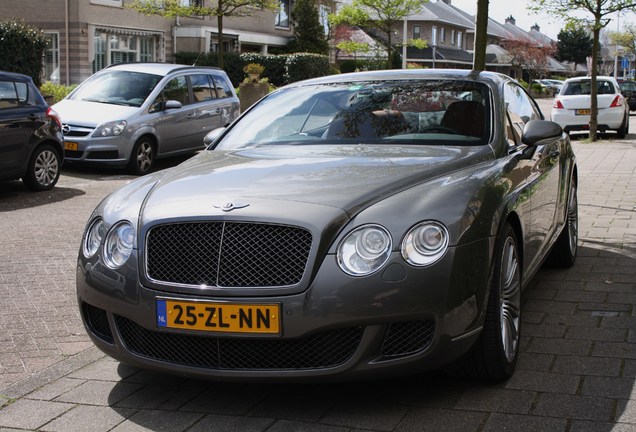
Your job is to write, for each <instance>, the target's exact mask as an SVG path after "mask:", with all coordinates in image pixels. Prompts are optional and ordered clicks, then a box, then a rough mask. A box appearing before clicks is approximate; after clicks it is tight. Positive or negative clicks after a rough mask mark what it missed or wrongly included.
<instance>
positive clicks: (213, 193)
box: [142, 145, 493, 223]
mask: <svg viewBox="0 0 636 432" xmlns="http://www.w3.org/2000/svg"><path fill="white" fill-rule="evenodd" d="M492 158H493V154H492V149H491V148H490V147H489V146H479V147H445V146H395V145H392V146H366V145H358V146H354V145H350V146H270V147H267V148H265V147H262V148H252V149H244V150H235V151H216V150H210V151H205V152H203V153H201V154H199V155H198V156H196V157H194V158H192V159H190V160H189V161H186V162H185V163H183V164H182V165H180V166H179V167H176V168H175V169H172V170H168V171H167V172H166V174H165V175H163V177H162V178H161V179H160V180H159V181H158V182H157V184H156V185H155V186H154V188H153V189H152V191H151V192H150V193H149V194H148V196H147V197H146V201H145V204H144V208H143V209H142V215H143V219H144V223H147V222H149V221H150V220H158V219H162V220H165V219H170V218H176V219H179V218H196V217H201V216H209V215H213V214H218V215H223V214H228V213H225V212H224V209H223V206H226V205H228V204H230V203H231V204H232V205H233V206H234V207H236V208H237V210H238V211H236V210H235V211H232V212H231V214H232V217H235V215H236V216H238V217H258V218H265V219H267V217H271V218H272V219H276V218H279V217H287V216H289V217H290V218H292V220H293V218H297V217H303V214H308V213H318V212H321V211H322V212H327V213H330V214H332V217H333V215H335V214H342V212H343V211H344V212H346V213H347V214H348V216H349V217H352V216H353V215H355V214H357V213H358V212H359V211H360V210H362V209H364V208H366V207H368V206H369V205H371V204H373V203H376V202H378V201H379V200H381V199H382V198H386V197H388V196H390V195H393V194H395V193H397V192H399V191H402V190H405V189H407V188H409V187H412V186H414V185H416V184H420V183H423V182H426V181H428V180H430V179H433V178H438V177H443V176H445V175H448V174H449V173H451V172H453V171H456V170H459V169H461V168H464V167H466V166H468V165H471V164H475V163H478V162H480V161H485V160H489V159H492ZM239 208H240V209H239ZM327 208H331V210H327ZM226 210H227V209H226ZM336 210H337V211H336ZM298 211H299V212H300V214H296V215H295V216H291V214H292V213H294V212H298ZM312 218H313V216H312ZM316 222H318V221H316Z"/></svg>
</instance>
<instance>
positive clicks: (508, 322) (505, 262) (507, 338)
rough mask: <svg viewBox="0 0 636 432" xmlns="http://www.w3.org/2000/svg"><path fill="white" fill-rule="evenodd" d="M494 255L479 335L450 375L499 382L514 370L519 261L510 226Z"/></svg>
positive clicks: (503, 234)
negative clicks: (493, 264) (486, 303)
mask: <svg viewBox="0 0 636 432" xmlns="http://www.w3.org/2000/svg"><path fill="white" fill-rule="evenodd" d="M495 253H496V255H495V266H494V269H493V274H492V280H491V286H490V293H489V296H488V305H487V309H486V317H485V319H484V326H483V329H482V332H481V335H480V336H479V339H478V340H477V342H476V343H475V345H474V346H473V347H472V348H471V350H470V351H469V352H468V353H466V354H465V355H464V356H463V357H462V358H460V359H459V360H458V361H457V362H456V363H455V364H454V365H453V366H452V367H451V369H450V370H451V372H452V373H453V374H454V375H460V376H462V377H467V378H472V379H479V380H491V381H499V380H504V379H507V378H510V377H511V376H512V374H513V373H514V371H515V367H516V365H517V358H518V357H519V341H520V330H521V268H520V267H521V260H520V259H519V248H518V246H517V236H516V235H515V232H514V230H513V229H512V227H511V226H510V224H506V225H505V227H504V230H503V232H502V234H501V237H500V239H499V240H498V242H497V249H496V251H495Z"/></svg>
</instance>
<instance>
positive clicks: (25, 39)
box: [0, 21, 46, 87]
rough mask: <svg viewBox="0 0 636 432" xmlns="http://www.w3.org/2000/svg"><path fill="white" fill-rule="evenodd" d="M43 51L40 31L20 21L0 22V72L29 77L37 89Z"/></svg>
mask: <svg viewBox="0 0 636 432" xmlns="http://www.w3.org/2000/svg"><path fill="white" fill-rule="evenodd" d="M45 50H46V38H45V37H44V34H43V33H42V31H40V30H38V29H36V28H34V27H31V26H28V25H26V24H25V23H24V22H22V21H4V22H0V70H6V71H9V72H17V73H21V74H24V75H29V76H30V77H31V78H32V79H33V82H34V83H35V85H37V86H38V87H39V86H40V84H41V83H42V69H43V67H44V65H43V62H42V59H43V58H44V51H45Z"/></svg>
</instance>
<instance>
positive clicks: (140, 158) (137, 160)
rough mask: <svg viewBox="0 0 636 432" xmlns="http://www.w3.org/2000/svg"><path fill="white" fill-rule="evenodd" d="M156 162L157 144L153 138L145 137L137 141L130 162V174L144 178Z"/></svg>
mask: <svg viewBox="0 0 636 432" xmlns="http://www.w3.org/2000/svg"><path fill="white" fill-rule="evenodd" d="M154 162H155V142H154V140H153V139H152V138H151V137H148V136H143V137H141V138H139V139H138V140H137V142H136V143H135V146H134V147H133V151H132V153H131V154H130V160H129V161H128V172H129V173H130V174H132V175H137V176H142V175H145V174H148V173H149V172H150V170H151V169H152V165H153V164H154Z"/></svg>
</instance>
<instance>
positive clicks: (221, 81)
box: [211, 75, 232, 99]
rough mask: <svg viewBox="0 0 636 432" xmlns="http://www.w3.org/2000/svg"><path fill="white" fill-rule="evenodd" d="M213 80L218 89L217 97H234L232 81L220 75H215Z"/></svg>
mask: <svg viewBox="0 0 636 432" xmlns="http://www.w3.org/2000/svg"><path fill="white" fill-rule="evenodd" d="M211 78H212V81H213V82H214V88H215V90H216V97H218V98H219V99H224V98H229V97H232V88H231V87H230V83H228V82H227V80H226V79H225V78H223V77H222V76H218V75H213V76H212V77H211Z"/></svg>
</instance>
